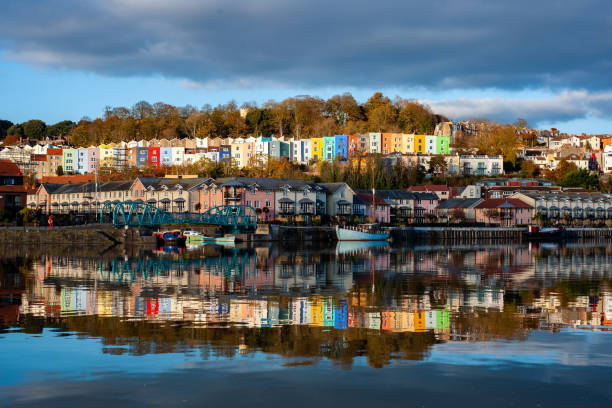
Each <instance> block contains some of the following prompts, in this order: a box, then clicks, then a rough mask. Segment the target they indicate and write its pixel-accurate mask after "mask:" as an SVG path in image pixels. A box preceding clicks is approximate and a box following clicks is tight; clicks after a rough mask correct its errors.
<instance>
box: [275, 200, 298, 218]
mask: <svg viewBox="0 0 612 408" xmlns="http://www.w3.org/2000/svg"><path fill="white" fill-rule="evenodd" d="M278 203H279V210H278V213H279V214H280V215H293V214H295V203H294V202H293V200H292V199H290V198H286V197H284V198H281V199H280V200H278Z"/></svg>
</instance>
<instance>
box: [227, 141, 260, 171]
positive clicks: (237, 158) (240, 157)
mask: <svg viewBox="0 0 612 408" xmlns="http://www.w3.org/2000/svg"><path fill="white" fill-rule="evenodd" d="M231 148H232V160H233V161H234V163H235V164H236V166H237V167H238V168H243V167H246V166H248V165H249V164H251V163H252V162H253V159H254V158H255V143H254V142H242V143H232V144H231Z"/></svg>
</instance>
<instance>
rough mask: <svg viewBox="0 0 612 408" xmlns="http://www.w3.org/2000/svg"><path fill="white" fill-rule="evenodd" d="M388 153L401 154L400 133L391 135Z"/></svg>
mask: <svg viewBox="0 0 612 408" xmlns="http://www.w3.org/2000/svg"><path fill="white" fill-rule="evenodd" d="M389 153H403V152H402V134H401V133H392V134H391V137H390V138H389Z"/></svg>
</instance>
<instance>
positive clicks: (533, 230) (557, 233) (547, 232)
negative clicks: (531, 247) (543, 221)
mask: <svg viewBox="0 0 612 408" xmlns="http://www.w3.org/2000/svg"><path fill="white" fill-rule="evenodd" d="M566 236H567V232H566V231H565V229H564V228H563V227H545V228H540V227H538V226H537V225H530V226H529V227H527V231H525V232H523V237H524V238H525V239H528V240H557V239H562V238H565V237H566Z"/></svg>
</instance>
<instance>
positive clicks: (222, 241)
mask: <svg viewBox="0 0 612 408" xmlns="http://www.w3.org/2000/svg"><path fill="white" fill-rule="evenodd" d="M213 239H214V240H215V243H219V244H233V243H235V242H236V237H235V236H233V235H228V236H225V237H217V238H213Z"/></svg>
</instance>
